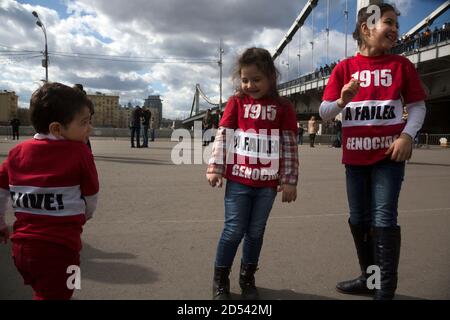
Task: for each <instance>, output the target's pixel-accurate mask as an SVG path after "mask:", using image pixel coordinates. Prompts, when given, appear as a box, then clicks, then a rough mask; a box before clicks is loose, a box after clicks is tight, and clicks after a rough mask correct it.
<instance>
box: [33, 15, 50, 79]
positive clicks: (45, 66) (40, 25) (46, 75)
mask: <svg viewBox="0 0 450 320" xmlns="http://www.w3.org/2000/svg"><path fill="white" fill-rule="evenodd" d="M32 14H33V16H35V17H36V19H37V21H36V24H37V25H38V26H39V27H40V28H41V29H42V31H43V32H44V38H45V50H44V59H43V60H42V66H43V67H44V68H45V81H46V82H48V50H47V32H46V30H45V26H44V24H43V23H42V21H41V19H40V18H39V16H38V14H37V12H36V11H33V12H32Z"/></svg>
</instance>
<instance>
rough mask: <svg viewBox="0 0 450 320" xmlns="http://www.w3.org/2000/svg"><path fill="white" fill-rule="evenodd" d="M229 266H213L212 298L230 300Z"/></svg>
mask: <svg viewBox="0 0 450 320" xmlns="http://www.w3.org/2000/svg"><path fill="white" fill-rule="evenodd" d="M230 270H231V267H215V268H214V279H213V300H231V295H230V279H229V278H228V276H229V275H230Z"/></svg>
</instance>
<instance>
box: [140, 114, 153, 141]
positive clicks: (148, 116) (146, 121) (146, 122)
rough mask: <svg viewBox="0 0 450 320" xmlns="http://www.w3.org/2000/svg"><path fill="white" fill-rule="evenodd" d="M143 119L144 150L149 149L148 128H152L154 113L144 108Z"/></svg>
mask: <svg viewBox="0 0 450 320" xmlns="http://www.w3.org/2000/svg"><path fill="white" fill-rule="evenodd" d="M142 117H143V119H144V121H142V125H143V126H144V143H143V144H142V147H143V148H148V127H149V126H150V119H151V118H152V113H151V112H150V110H149V109H148V108H147V107H144V108H143V111H142Z"/></svg>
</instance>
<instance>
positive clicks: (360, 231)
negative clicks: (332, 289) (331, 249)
mask: <svg viewBox="0 0 450 320" xmlns="http://www.w3.org/2000/svg"><path fill="white" fill-rule="evenodd" d="M349 226H350V230H351V232H352V236H353V241H354V242H355V247H356V253H357V255H358V260H359V266H360V268H361V275H360V276H359V277H358V278H356V279H353V280H348V281H342V282H339V283H338V284H337V285H336V290H337V291H339V292H340V293H345V294H374V291H373V290H370V289H369V288H367V278H368V277H369V275H368V274H367V272H366V271H367V267H368V266H370V265H372V264H373V245H372V235H371V228H370V226H360V225H352V224H350V221H349Z"/></svg>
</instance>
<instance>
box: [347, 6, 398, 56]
mask: <svg viewBox="0 0 450 320" xmlns="http://www.w3.org/2000/svg"><path fill="white" fill-rule="evenodd" d="M377 6H378V7H379V8H380V15H381V16H380V17H382V16H383V14H384V13H385V12H388V11H393V12H394V13H395V14H396V15H397V16H399V15H400V12H399V11H398V10H397V9H396V8H395V7H394V6H393V5H391V4H388V3H380V4H377ZM367 8H368V6H367V7H364V8H361V9H360V10H359V11H358V19H357V21H356V27H355V31H353V39H355V40H356V41H357V42H358V47H361V46H362V44H363V43H364V38H363V35H362V34H361V25H362V24H363V23H365V22H367V19H369V17H371V16H372V15H373V12H371V11H369V12H367Z"/></svg>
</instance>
